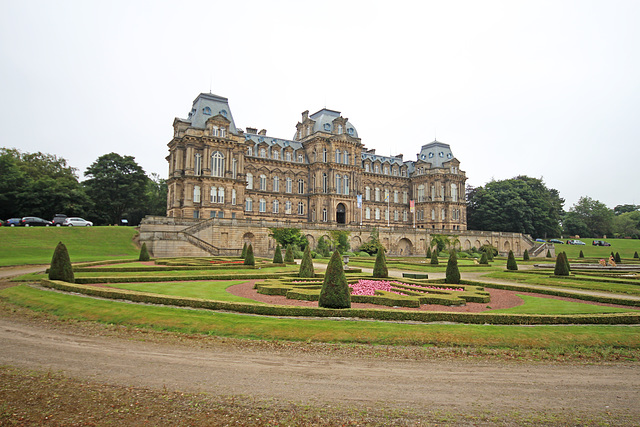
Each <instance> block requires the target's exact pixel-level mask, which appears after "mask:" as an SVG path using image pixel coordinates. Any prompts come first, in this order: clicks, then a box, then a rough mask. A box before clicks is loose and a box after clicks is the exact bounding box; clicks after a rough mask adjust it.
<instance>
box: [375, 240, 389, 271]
mask: <svg viewBox="0 0 640 427" xmlns="http://www.w3.org/2000/svg"><path fill="white" fill-rule="evenodd" d="M373 277H378V278H384V277H389V270H388V269H387V259H386V257H385V256H384V248H382V247H379V248H378V253H377V254H376V263H375V264H374V266H373Z"/></svg>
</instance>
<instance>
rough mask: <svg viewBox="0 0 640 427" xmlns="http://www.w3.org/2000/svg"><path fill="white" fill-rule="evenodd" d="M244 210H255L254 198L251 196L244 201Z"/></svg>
mask: <svg viewBox="0 0 640 427" xmlns="http://www.w3.org/2000/svg"><path fill="white" fill-rule="evenodd" d="M244 210H245V211H247V212H251V211H252V210H253V200H251V198H249V197H248V198H246V199H245V201H244Z"/></svg>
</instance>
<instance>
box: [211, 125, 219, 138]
mask: <svg viewBox="0 0 640 427" xmlns="http://www.w3.org/2000/svg"><path fill="white" fill-rule="evenodd" d="M211 136H218V126H212V127H211Z"/></svg>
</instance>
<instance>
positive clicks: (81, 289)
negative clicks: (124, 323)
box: [40, 280, 640, 325]
mask: <svg viewBox="0 0 640 427" xmlns="http://www.w3.org/2000/svg"><path fill="white" fill-rule="evenodd" d="M40 283H41V284H42V286H45V287H49V288H53V289H58V290H61V291H66V292H77V293H81V294H85V295H91V296H98V297H102V298H108V299H117V300H125V301H132V302H140V303H147V304H163V305H171V306H179V307H190V308H196V309H205V310H214V311H221V310H224V311H233V312H237V313H247V314H257V315H263V316H296V317H299V316H302V317H338V318H352V319H375V320H385V321H407V322H454V323H471V324H494V325H570V324H599V325H621V324H625V325H630V324H639V323H640V312H638V313H612V314H596V315H594V314H590V315H540V314H538V315H531V314H504V313H503V314H499V313H449V312H431V311H404V310H384V309H354V308H348V309H328V308H316V307H296V306H277V305H265V304H251V303H241V302H226V301H213V300H204V299H199V298H184V297H182V298H181V297H172V296H166V295H158V294H151V293H145V292H135V291H127V290H121V289H111V288H104V287H95V286H86V285H79V284H73V283H66V282H59V281H54V280H41V282H40Z"/></svg>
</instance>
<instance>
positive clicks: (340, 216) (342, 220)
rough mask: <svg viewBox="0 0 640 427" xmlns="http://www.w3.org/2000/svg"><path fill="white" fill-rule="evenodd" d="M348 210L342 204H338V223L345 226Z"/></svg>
mask: <svg viewBox="0 0 640 427" xmlns="http://www.w3.org/2000/svg"><path fill="white" fill-rule="evenodd" d="M345 212H346V208H345V207H344V205H343V204H342V203H338V207H337V208H336V222H337V223H338V224H344V223H345V222H346V218H347V215H346V213H345Z"/></svg>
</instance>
